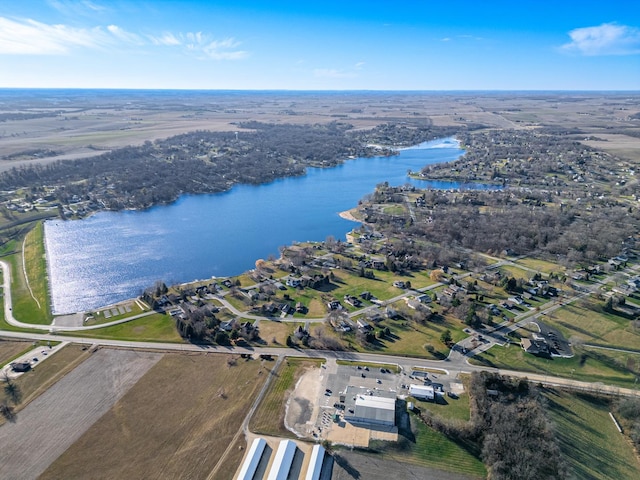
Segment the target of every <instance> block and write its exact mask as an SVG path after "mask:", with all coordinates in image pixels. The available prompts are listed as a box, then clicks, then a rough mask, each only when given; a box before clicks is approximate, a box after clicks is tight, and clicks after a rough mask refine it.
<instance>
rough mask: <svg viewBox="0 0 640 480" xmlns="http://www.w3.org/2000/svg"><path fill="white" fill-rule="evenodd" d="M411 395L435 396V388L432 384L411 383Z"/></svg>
mask: <svg viewBox="0 0 640 480" xmlns="http://www.w3.org/2000/svg"><path fill="white" fill-rule="evenodd" d="M409 395H411V396H412V397H427V398H433V397H434V390H433V387H432V386H431V385H409Z"/></svg>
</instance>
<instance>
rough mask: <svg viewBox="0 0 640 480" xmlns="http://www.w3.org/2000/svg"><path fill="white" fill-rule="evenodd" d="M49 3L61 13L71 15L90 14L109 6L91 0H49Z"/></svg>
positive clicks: (102, 10)
mask: <svg viewBox="0 0 640 480" xmlns="http://www.w3.org/2000/svg"><path fill="white" fill-rule="evenodd" d="M47 4H49V6H50V7H51V8H53V9H55V10H57V11H59V12H60V13H62V14H64V15H69V16H78V15H82V16H89V15H93V14H95V13H101V12H104V11H106V10H107V7H105V6H103V5H99V4H98V3H96V2H92V1H90V0H83V1H81V2H78V1H76V0H74V1H70V0H47Z"/></svg>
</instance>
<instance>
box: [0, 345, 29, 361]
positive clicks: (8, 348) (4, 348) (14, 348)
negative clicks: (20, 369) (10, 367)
mask: <svg viewBox="0 0 640 480" xmlns="http://www.w3.org/2000/svg"><path fill="white" fill-rule="evenodd" d="M29 347H31V343H29V342H14V341H11V340H0V365H4V364H6V363H7V362H9V361H10V360H11V359H12V358H15V357H16V355H18V354H20V353H22V352H24V351H25V350H27V349H28V348H29Z"/></svg>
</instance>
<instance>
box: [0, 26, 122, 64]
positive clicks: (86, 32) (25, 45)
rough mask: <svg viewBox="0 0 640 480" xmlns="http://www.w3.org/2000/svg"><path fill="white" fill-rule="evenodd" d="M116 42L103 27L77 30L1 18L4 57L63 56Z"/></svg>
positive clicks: (0, 42) (0, 27)
mask: <svg viewBox="0 0 640 480" xmlns="http://www.w3.org/2000/svg"><path fill="white" fill-rule="evenodd" d="M113 38H114V37H113V36H112V35H110V33H108V32H107V31H105V30H104V29H102V28H100V27H96V28H92V29H85V28H74V27H69V26H67V25H47V24H45V23H40V22H36V21H35V20H29V19H27V20H21V21H15V20H10V19H8V18H5V17H0V53H4V54H14V55H62V54H65V53H67V52H69V50H70V49H71V48H73V47H87V48H99V47H101V46H104V45H105V44H108V43H110V42H112V41H113Z"/></svg>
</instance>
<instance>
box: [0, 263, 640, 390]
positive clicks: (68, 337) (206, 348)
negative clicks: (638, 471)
mask: <svg viewBox="0 0 640 480" xmlns="http://www.w3.org/2000/svg"><path fill="white" fill-rule="evenodd" d="M0 268H2V273H3V297H4V311H5V319H6V321H7V323H8V324H10V325H12V326H14V327H18V328H24V329H31V330H32V331H31V332H18V331H9V330H0V336H2V337H5V338H15V339H21V340H25V339H26V340H31V341H53V342H59V341H60V340H61V336H59V335H58V333H63V332H64V337H62V338H64V341H65V342H73V343H78V344H85V345H96V346H104V347H112V348H126V349H144V350H154V351H165V352H207V353H222V354H238V355H239V354H250V355H273V356H278V357H286V356H296V357H308V358H325V359H329V358H331V359H336V360H352V361H359V362H368V363H380V364H390V363H393V364H397V365H398V366H399V367H400V369H401V370H402V371H403V372H411V371H412V370H413V369H415V368H416V367H421V368H431V369H439V370H442V371H444V372H445V374H446V375H447V376H448V377H450V379H454V378H457V377H459V376H460V375H464V374H469V373H471V372H477V371H493V372H497V373H499V374H502V375H508V376H514V377H520V378H528V379H529V380H530V381H533V382H537V383H541V384H544V385H550V386H562V387H568V388H573V389H578V390H585V391H597V392H600V393H609V394H616V395H640V392H639V391H638V390H635V389H630V388H621V387H617V386H612V385H603V384H593V383H590V382H581V381H577V380H573V379H567V378H562V377H555V376H550V375H541V374H535V373H530V372H519V371H513V370H505V369H497V368H490V367H485V366H478V365H472V364H470V363H469V362H468V359H469V357H471V356H474V355H477V354H478V353H481V352H484V351H486V350H488V349H489V348H491V347H492V346H493V345H496V344H501V343H504V339H505V338H506V335H507V333H509V332H511V331H513V330H515V329H516V328H519V327H520V326H522V325H524V324H525V323H529V322H531V321H532V320H534V319H535V318H537V317H538V316H540V315H543V314H544V313H547V312H551V311H553V310H555V309H557V308H560V307H561V306H562V305H563V304H567V303H569V302H573V301H576V300H578V299H580V298H582V297H583V296H586V295H589V294H590V292H583V293H580V294H578V295H576V296H574V297H571V298H563V299H562V300H558V301H556V302H552V303H549V304H548V305H547V306H546V308H544V307H543V308H542V309H540V310H535V311H527V312H523V313H522V314H521V315H519V316H518V317H516V318H515V319H514V321H513V322H505V323H504V324H501V325H498V326H497V327H495V328H494V329H493V330H491V331H484V332H482V334H481V335H482V336H483V340H484V341H483V342H480V344H479V345H478V344H477V343H476V344H475V345H474V344H473V342H474V339H476V342H477V339H478V338H479V335H480V333H479V332H477V331H473V330H470V331H469V333H470V334H471V336H469V337H467V338H466V339H464V340H462V341H460V342H458V343H457V344H456V345H454V348H452V349H451V351H450V354H449V356H448V357H447V358H446V359H444V360H427V359H423V358H416V357H409V356H399V355H386V354H377V353H357V352H346V351H329V350H313V349H306V348H305V349H298V348H282V347H280V348H275V347H239V346H220V345H198V344H191V343H166V342H147V341H131V340H115V339H95V338H87V337H83V336H82V333H81V332H82V331H83V330H88V329H95V328H104V327H106V326H110V325H114V324H118V323H123V322H126V321H131V320H132V319H134V318H140V317H143V316H146V315H150V314H152V313H155V312H153V311H151V312H146V313H144V314H141V315H137V316H135V317H130V318H128V319H124V320H118V321H115V322H110V323H104V324H100V325H95V326H87V327H59V328H58V327H55V326H52V325H36V324H31V323H24V322H21V321H19V320H17V319H16V318H15V317H14V315H13V310H12V307H13V305H12V298H11V271H10V267H9V265H8V264H7V263H6V262H4V261H0ZM431 288H434V286H430V287H427V289H431ZM427 289H422V290H425V291H426V290H427ZM406 295H408V293H406V292H405V293H403V294H402V295H399V296H398V297H397V298H396V299H400V298H403V297H404V296H406ZM219 300H221V301H222V303H223V305H225V306H226V307H227V308H229V309H230V310H231V311H232V312H234V314H237V315H238V316H246V314H243V312H239V311H237V310H236V309H235V308H233V306H232V305H231V304H230V303H229V302H226V301H224V299H222V298H219ZM386 303H387V302H386ZM262 320H264V319H262ZM316 321H324V319H316ZM33 330H41V331H42V332H41V333H37V332H33Z"/></svg>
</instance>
